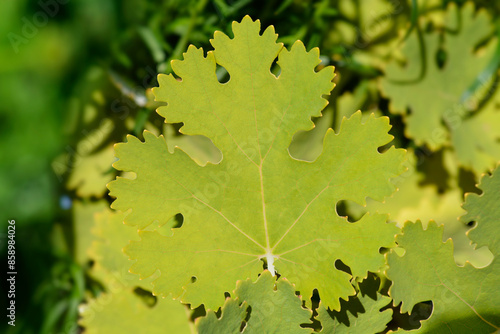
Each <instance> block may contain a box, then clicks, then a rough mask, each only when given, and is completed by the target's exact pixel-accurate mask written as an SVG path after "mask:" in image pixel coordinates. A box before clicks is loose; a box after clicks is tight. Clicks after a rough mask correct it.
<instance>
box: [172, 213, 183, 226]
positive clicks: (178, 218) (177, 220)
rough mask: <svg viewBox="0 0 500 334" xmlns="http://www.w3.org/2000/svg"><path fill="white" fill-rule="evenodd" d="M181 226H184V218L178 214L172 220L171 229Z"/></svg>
mask: <svg viewBox="0 0 500 334" xmlns="http://www.w3.org/2000/svg"><path fill="white" fill-rule="evenodd" d="M182 224H184V216H183V215H182V214H181V213H178V214H176V215H175V216H174V218H173V222H172V228H181V227H182Z"/></svg>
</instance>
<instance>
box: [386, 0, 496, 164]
mask: <svg viewBox="0 0 500 334" xmlns="http://www.w3.org/2000/svg"><path fill="white" fill-rule="evenodd" d="M445 17H446V19H445V25H446V27H447V32H446V33H444V36H443V35H442V34H440V33H438V32H437V31H432V32H424V33H423V37H422V38H423V45H424V50H425V54H423V55H422V54H421V52H420V49H421V48H420V46H419V40H418V36H417V32H416V31H414V32H413V33H412V35H411V36H410V37H409V38H408V39H407V41H406V42H405V44H404V46H403V53H404V55H405V57H406V64H405V66H401V65H399V64H396V63H395V62H394V63H391V64H390V65H389V66H387V68H386V76H385V77H384V78H383V79H382V81H381V83H382V89H383V91H384V93H385V94H386V95H387V96H388V97H389V98H390V110H391V111H392V112H395V113H402V114H404V115H405V121H406V134H407V136H408V137H410V138H413V139H414V140H415V142H416V144H417V145H422V144H427V145H428V146H429V147H430V148H431V149H437V148H439V147H441V146H443V145H445V144H447V143H449V141H450V131H456V130H457V129H460V126H461V125H462V122H461V120H462V118H463V117H464V114H465V113H466V112H468V110H467V106H466V105H465V104H463V103H460V99H461V97H462V94H463V93H464V92H465V91H466V90H467V89H468V88H469V87H470V85H471V84H472V83H473V82H474V80H475V79H476V77H477V74H478V73H480V72H481V71H482V70H483V69H484V68H485V66H486V65H487V63H488V62H489V61H490V59H491V56H492V54H493V52H494V47H495V45H494V44H495V43H493V42H490V43H487V45H486V46H483V47H482V48H481V49H480V50H476V47H477V45H478V44H479V43H480V42H481V41H483V39H485V38H486V37H487V36H489V35H490V34H491V32H492V31H493V25H492V24H491V19H490V17H489V15H488V14H487V13H486V12H485V11H484V10H481V11H479V12H477V13H476V12H475V10H474V5H473V4H472V3H471V2H468V3H466V4H465V5H464V6H463V7H462V9H458V8H457V6H456V5H454V4H450V6H449V7H448V10H447V12H446V16H445ZM439 50H444V52H446V61H445V63H444V65H443V66H442V68H441V67H440V65H439V64H438V62H437V60H436V59H437V53H438V51H439ZM422 67H424V71H422ZM422 74H423V76H422ZM408 110H409V112H408ZM471 138H475V137H470V134H469V139H471ZM474 140H475V139H474ZM462 163H464V164H466V165H469V166H470V163H471V162H470V161H467V160H462Z"/></svg>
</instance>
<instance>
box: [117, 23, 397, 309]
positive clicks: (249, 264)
mask: <svg viewBox="0 0 500 334" xmlns="http://www.w3.org/2000/svg"><path fill="white" fill-rule="evenodd" d="M233 31H234V35H235V37H234V38H233V39H231V38H229V37H228V36H226V35H224V34H223V33H221V32H216V33H215V37H214V39H213V40H211V43H212V45H213V46H214V48H215V50H214V51H210V52H208V53H207V55H206V56H204V52H203V50H202V49H196V48H195V47H194V46H190V47H189V49H188V51H187V52H186V53H185V54H184V60H182V61H174V62H172V68H173V70H174V72H175V73H176V74H177V75H178V76H179V77H180V78H181V80H176V79H175V78H174V76H172V75H168V76H167V75H160V76H159V83H160V87H159V88H155V89H154V93H155V95H156V98H157V100H159V101H164V102H167V104H168V105H167V106H164V107H160V108H159V109H158V113H159V114H160V115H162V116H164V117H165V118H166V121H167V122H174V123H175V122H183V123H184V126H183V127H182V128H181V132H182V133H184V134H188V135H204V136H206V137H208V138H210V139H211V140H212V141H213V143H214V144H215V145H216V146H217V147H218V148H219V149H220V151H221V152H222V156H223V158H222V160H221V161H220V163H218V164H216V165H214V164H211V163H208V164H207V165H206V166H199V165H198V164H196V163H195V162H194V161H193V160H192V159H190V158H189V157H188V156H187V155H186V154H185V153H184V152H183V151H181V150H175V152H174V153H173V154H171V153H169V151H168V148H167V144H166V142H165V139H164V138H163V137H162V136H160V137H157V136H155V135H153V134H151V133H149V132H145V133H144V142H141V141H139V140H138V139H137V138H135V137H133V136H128V142H127V143H123V144H118V145H117V146H116V156H117V157H118V159H119V160H118V161H117V162H116V163H115V164H114V166H115V167H116V168H117V169H119V170H123V171H130V172H134V173H136V175H137V178H136V179H134V180H130V179H125V178H118V179H117V180H116V181H114V182H112V183H111V184H110V185H109V189H110V195H111V196H114V197H116V198H117V199H116V200H115V202H114V203H113V205H112V206H113V208H116V209H118V210H121V211H129V214H128V215H127V216H126V218H125V223H127V224H129V225H134V226H137V227H139V228H140V229H144V228H145V227H147V226H148V225H150V224H152V223H155V222H166V221H168V220H169V219H170V218H171V217H172V216H173V215H175V214H177V213H181V214H182V215H183V216H184V222H183V225H182V227H180V228H179V229H176V230H175V231H174V233H173V236H172V237H167V236H163V235H161V234H160V233H158V232H150V231H141V232H140V233H139V234H140V236H141V239H142V240H141V241H139V242H135V241H134V242H132V243H131V244H130V245H129V246H128V247H127V248H126V250H125V251H126V253H127V254H128V255H129V256H130V257H131V258H132V259H133V260H136V263H135V264H134V265H133V267H132V268H131V271H132V272H134V273H138V274H140V276H141V277H142V278H145V277H148V276H150V275H152V274H153V273H155V272H156V271H157V270H159V271H160V273H161V275H160V277H158V278H157V279H156V280H155V281H154V283H153V285H154V293H155V294H157V295H168V294H170V293H171V294H172V295H173V296H174V298H178V297H181V298H182V301H184V302H186V303H189V304H191V305H192V306H193V307H196V306H198V305H200V304H205V306H206V307H207V308H210V309H216V308H218V307H219V306H222V304H223V303H224V292H230V291H232V290H233V289H234V288H235V283H236V281H238V280H246V279H248V278H250V279H253V280H254V279H256V278H257V276H258V274H259V273H261V272H262V270H263V262H264V261H265V263H266V264H267V268H269V270H270V271H271V273H273V274H274V273H276V272H277V273H279V274H280V275H281V276H282V277H285V278H287V279H288V280H289V281H290V282H291V283H292V284H294V285H295V289H296V290H298V291H300V293H301V295H302V297H303V299H304V300H309V298H310V297H311V295H312V292H313V290H314V289H318V291H319V294H320V296H321V299H322V301H323V302H324V303H325V305H327V306H329V307H331V308H334V309H336V308H338V307H339V298H344V299H345V298H347V297H348V296H349V295H352V294H354V289H353V287H352V286H351V284H350V282H349V281H350V279H351V276H350V275H348V274H347V273H345V272H343V271H340V270H337V269H336V268H335V266H334V263H335V261H336V260H337V259H341V260H342V261H343V262H344V263H345V264H346V265H348V266H349V267H350V268H351V271H352V274H353V275H354V276H360V277H364V276H366V273H367V271H377V270H379V268H381V267H382V266H383V265H384V261H383V257H382V256H381V255H380V253H379V249H380V247H392V245H393V242H394V235H395V234H396V233H397V232H398V229H397V227H395V226H394V225H391V224H386V222H385V221H386V216H384V215H365V216H364V217H363V219H361V220H360V221H359V222H357V223H355V224H350V223H349V222H347V220H346V219H344V218H341V217H339V216H338V215H337V213H336V211H335V205H336V203H337V202H338V201H339V200H342V199H349V200H352V201H355V202H358V203H360V204H364V202H365V198H366V197H367V196H369V197H372V198H374V199H376V200H383V198H384V197H385V196H388V195H390V194H391V193H392V192H393V191H394V186H393V185H392V184H391V182H390V181H389V180H390V178H392V177H395V176H396V175H398V174H399V173H401V172H402V167H401V162H402V161H403V159H404V151H403V150H396V149H394V148H391V149H389V150H387V151H386V152H385V153H383V154H380V153H379V152H378V151H377V148H378V147H380V146H382V145H384V144H386V143H387V142H389V141H390V140H391V138H392V137H391V136H390V135H389V134H388V133H387V132H388V130H389V129H390V125H389V120H388V118H375V117H374V116H371V117H369V118H368V119H367V120H366V121H365V122H362V121H361V113H355V114H354V115H353V116H352V117H351V118H349V119H348V120H344V122H343V123H342V125H341V127H340V131H339V134H335V133H334V132H333V130H329V131H327V133H326V135H325V138H324V143H323V152H322V154H321V155H320V156H319V157H318V158H317V159H316V160H315V161H314V162H306V161H301V160H296V159H293V158H292V157H291V156H290V155H289V153H288V146H289V145H290V142H291V140H292V137H293V135H294V134H295V133H296V132H297V131H299V130H309V129H311V128H312V122H311V117H317V116H319V115H320V112H321V110H322V109H323V108H324V107H325V106H326V104H327V101H326V100H325V99H324V98H323V97H322V96H323V95H327V94H329V93H330V90H331V89H332V88H333V83H332V79H333V76H334V73H333V68H332V67H326V68H324V69H323V70H321V71H319V72H316V71H315V70H314V69H315V67H316V66H317V65H318V64H319V63H320V60H319V50H318V49H313V50H311V51H309V52H307V51H306V50H305V48H304V45H303V44H302V43H301V42H300V41H298V42H296V43H295V44H294V45H293V46H292V48H291V50H287V49H286V48H284V47H283V45H281V44H277V43H276V38H277V35H276V34H275V33H274V29H273V28H272V27H269V28H267V29H266V30H265V31H264V32H263V33H262V35H259V31H260V23H259V21H252V20H251V19H250V18H249V17H245V18H244V19H243V20H242V22H241V23H236V22H235V23H233ZM276 57H278V65H279V66H280V68H281V73H280V75H279V76H278V77H275V76H274V75H273V74H272V73H271V72H270V70H269V69H270V67H271V64H272V63H273V61H274V60H275V58H276ZM216 64H219V65H220V66H223V67H224V68H226V69H227V71H228V72H229V75H230V77H231V79H230V80H229V81H228V82H227V83H224V84H221V83H219V82H218V81H217V78H216V75H215V70H216Z"/></svg>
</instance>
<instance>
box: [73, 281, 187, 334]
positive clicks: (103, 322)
mask: <svg viewBox="0 0 500 334" xmlns="http://www.w3.org/2000/svg"><path fill="white" fill-rule="evenodd" d="M151 298H154V297H151ZM80 313H81V316H82V318H81V319H80V321H79V324H80V325H81V326H83V327H84V328H85V330H84V332H83V333H85V334H103V333H106V334H123V333H148V334H155V333H158V334H160V333H162V334H164V333H175V334H193V333H195V331H194V328H193V324H192V323H190V321H189V314H190V312H189V310H188V309H187V308H186V306H184V305H182V304H180V303H179V302H178V301H175V300H172V299H169V298H165V299H161V298H160V299H158V300H156V302H152V303H148V302H146V301H145V300H144V298H143V297H141V296H139V295H137V294H136V293H135V292H134V291H133V290H131V289H119V290H117V291H116V292H113V293H103V294H101V296H99V297H98V298H96V299H94V300H91V301H90V302H89V303H88V304H85V305H82V306H81V307H80Z"/></svg>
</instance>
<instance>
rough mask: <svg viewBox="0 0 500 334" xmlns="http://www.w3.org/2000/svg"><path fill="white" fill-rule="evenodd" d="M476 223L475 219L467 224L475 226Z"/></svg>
mask: <svg viewBox="0 0 500 334" xmlns="http://www.w3.org/2000/svg"><path fill="white" fill-rule="evenodd" d="M475 225H476V222H475V221H470V222H468V223H467V226H470V227H473V226H475Z"/></svg>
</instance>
